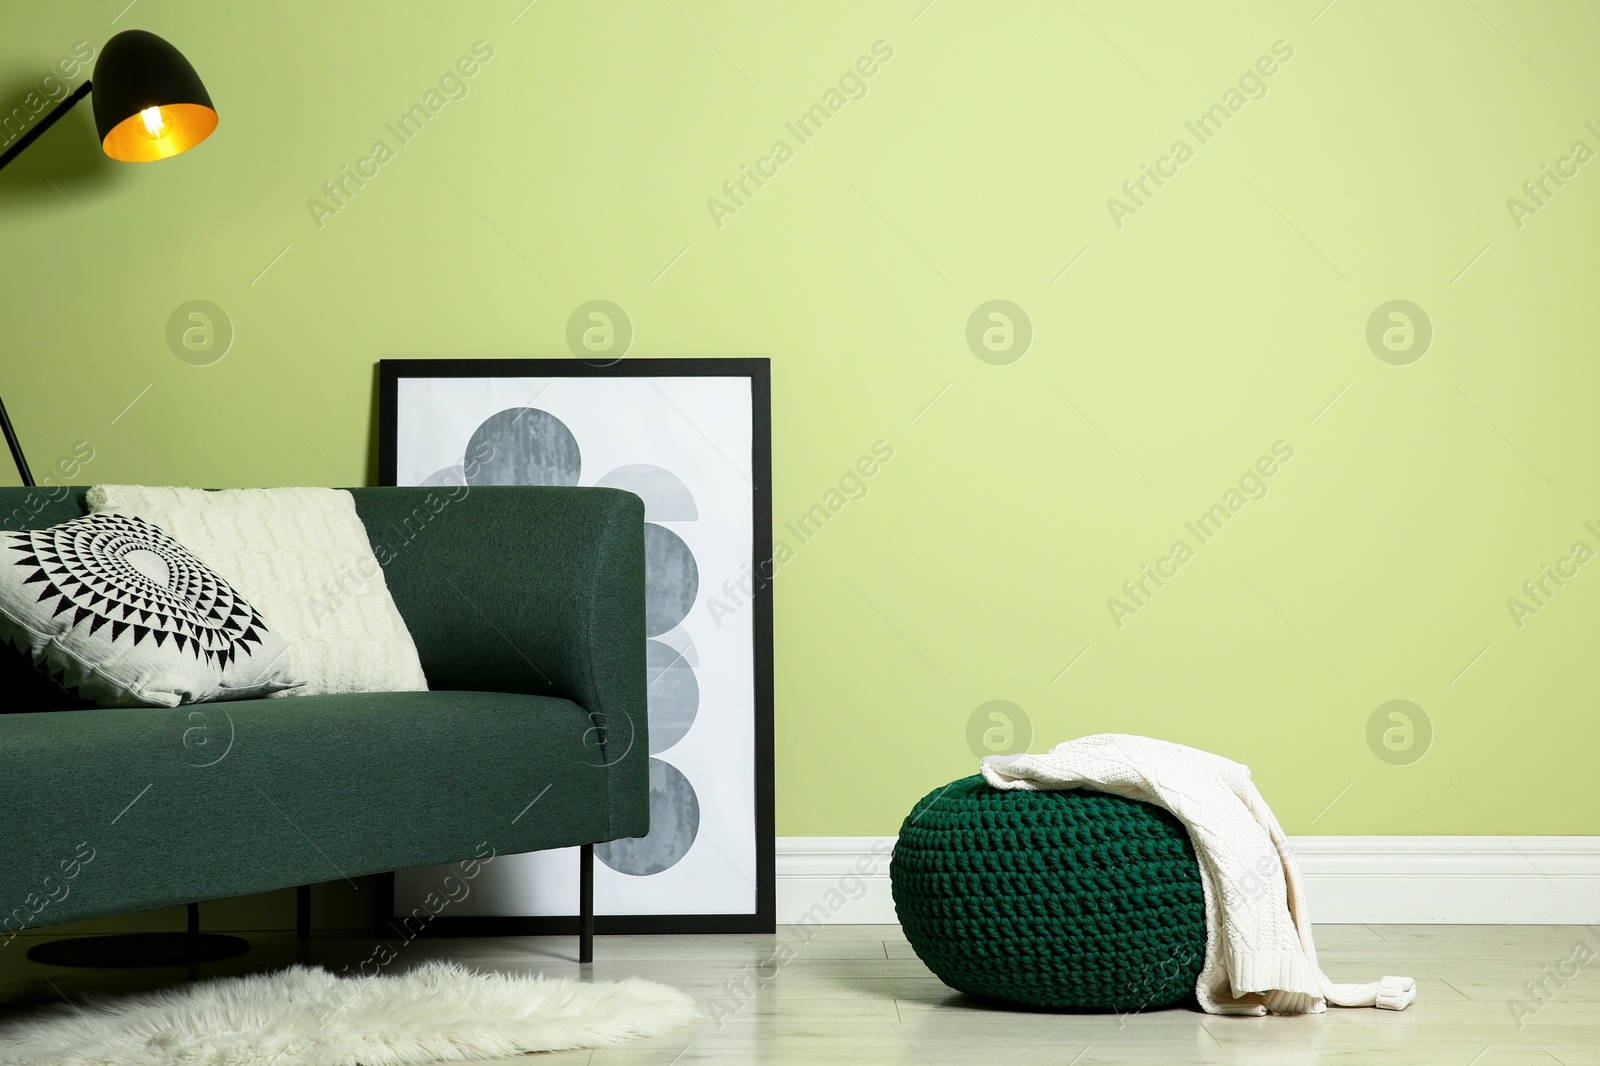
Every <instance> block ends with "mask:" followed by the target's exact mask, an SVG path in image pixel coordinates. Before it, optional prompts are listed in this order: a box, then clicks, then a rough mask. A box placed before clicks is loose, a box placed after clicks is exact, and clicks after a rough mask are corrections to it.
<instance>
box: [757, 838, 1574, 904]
mask: <svg viewBox="0 0 1600 1066" xmlns="http://www.w3.org/2000/svg"><path fill="white" fill-rule="evenodd" d="M893 842H894V838H892V837H779V838H778V849H777V859H778V862H777V868H778V921H779V922H780V923H784V924H789V923H793V922H798V921H799V920H800V919H801V917H802V916H807V915H809V917H810V920H812V921H817V920H822V921H827V922H833V923H839V924H860V925H893V924H895V922H896V919H895V913H894V900H893V898H892V897H891V895H890V891H889V849H890V848H891V847H892V845H893ZM1290 842H1291V843H1292V844H1293V845H1294V850H1295V854H1296V856H1298V858H1299V860H1300V872H1301V874H1302V875H1303V876H1304V877H1305V882H1306V893H1307V895H1308V897H1309V901H1308V902H1309V905H1310V908H1311V916H1312V918H1313V919H1314V920H1315V921H1317V922H1321V923H1328V924H1346V923H1366V922H1372V923H1394V924H1415V923H1441V924H1456V925H1502V924H1504V925H1585V924H1589V923H1593V922H1600V837H1554V836H1550V837H1446V836H1421V837H1397V836H1360V837H1356V836H1347V837H1293V838H1291V841H1290ZM819 908H820V910H819Z"/></svg>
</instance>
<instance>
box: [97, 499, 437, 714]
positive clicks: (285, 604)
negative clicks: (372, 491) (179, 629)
mask: <svg viewBox="0 0 1600 1066" xmlns="http://www.w3.org/2000/svg"><path fill="white" fill-rule="evenodd" d="M88 501H89V510H90V511H91V512H93V513H100V512H115V513H118V514H128V515H136V516H137V517H139V518H143V519H145V520H146V521H149V522H154V523H155V524H156V525H158V526H160V527H161V528H162V529H164V530H166V531H167V533H169V534H170V535H171V536H172V538H173V539H174V540H176V541H177V542H178V543H179V544H182V545H183V546H184V547H185V548H187V549H188V550H189V551H190V552H191V553H193V555H194V556H195V557H196V558H197V559H199V560H200V561H201V562H203V563H205V564H206V565H207V566H209V567H211V568H212V569H213V570H215V571H216V572H217V573H218V574H220V575H221V576H222V577H223V578H225V579H226V580H227V581H228V583H229V584H231V585H232V586H233V587H234V588H235V589H237V590H238V591H239V594H240V595H241V596H243V597H244V598H245V599H247V600H249V601H250V603H251V604H253V605H254V606H255V608H256V610H258V611H260V612H261V615H262V617H263V618H265V619H266V620H267V624H268V625H269V626H271V627H272V629H273V630H275V631H276V632H277V633H278V634H280V635H281V636H282V637H283V639H284V641H285V642H286V643H287V644H288V645H289V656H290V662H291V663H292V665H293V669H294V674H295V677H297V678H304V679H305V682H306V684H305V685H304V686H303V687H301V688H298V689H295V690H294V691H293V692H284V693H278V695H295V696H312V695H317V694H319V693H325V692H415V691H421V690H424V689H426V688H427V687H428V682H427V679H426V678H425V677H424V676H423V674H422V663H421V662H420V661H419V660H418V659H417V647H416V645H415V644H414V643H413V642H412V640H411V633H410V632H409V631H408V630H407V629H406V624H405V621H404V620H403V619H402V618H401V617H400V612H399V610H398V609H396V607H395V605H394V599H393V597H391V596H390V595H389V586H388V585H387V584H385V583H384V580H383V569H382V567H380V566H379V565H378V560H377V557H376V556H374V555H373V553H372V542H371V541H369V540H368V539H367V530H366V527H365V526H363V525H362V524H361V519H360V517H358V516H357V515H356V506H355V499H354V497H352V496H351V495H350V493H348V492H346V491H344V490H342V489H299V488H289V489H219V490H216V491H209V490H205V489H180V488H154V487H146V486H141V485H96V486H94V487H93V488H91V489H90V490H89V496H88Z"/></svg>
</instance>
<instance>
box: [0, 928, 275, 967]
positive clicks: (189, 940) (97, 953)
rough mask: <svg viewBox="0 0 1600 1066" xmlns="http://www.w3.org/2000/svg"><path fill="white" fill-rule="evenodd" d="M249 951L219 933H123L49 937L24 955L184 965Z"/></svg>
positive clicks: (69, 961) (75, 961) (55, 962)
mask: <svg viewBox="0 0 1600 1066" xmlns="http://www.w3.org/2000/svg"><path fill="white" fill-rule="evenodd" d="M249 950H250V941H248V940H245V939H244V938H243V937H237V936H224V935H223V934H221V933H124V934H121V935H119V936H79V937H71V938H69V939H66V940H51V941H49V942H48V943H44V944H35V945H34V946H33V947H31V948H29V949H28V958H30V959H32V960H33V961H34V962H42V963H44V964H45V965H47V966H96V967H105V968H119V969H120V968H127V967H134V966H185V965H188V964H189V963H195V962H216V961H217V960H218V959H231V958H233V957H234V956H235V955H243V954H244V953H245V952H247V951H249Z"/></svg>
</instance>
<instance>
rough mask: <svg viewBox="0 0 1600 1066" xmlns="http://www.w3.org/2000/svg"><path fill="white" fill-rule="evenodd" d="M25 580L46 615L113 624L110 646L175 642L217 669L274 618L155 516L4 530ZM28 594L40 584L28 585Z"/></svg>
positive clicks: (92, 626) (72, 622)
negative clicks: (247, 599)
mask: <svg viewBox="0 0 1600 1066" xmlns="http://www.w3.org/2000/svg"><path fill="white" fill-rule="evenodd" d="M4 537H5V538H6V539H9V540H10V542H11V543H10V544H9V545H7V547H10V548H11V549H12V550H13V551H16V552H18V553H20V557H19V558H16V559H15V560H14V563H15V565H17V566H21V567H24V568H25V570H26V571H27V576H26V577H25V578H24V579H23V581H22V584H23V585H24V586H28V585H36V586H38V595H37V597H36V598H35V600H34V602H35V603H36V604H37V605H38V610H39V611H41V612H43V617H47V618H51V619H55V618H58V617H60V616H61V615H63V614H69V613H70V618H66V619H63V621H64V622H65V623H66V624H67V626H68V627H69V628H76V627H79V626H82V625H85V624H87V626H88V634H89V635H90V636H93V635H95V634H96V633H97V632H98V631H99V630H101V629H102V628H106V629H107V633H106V635H105V637H102V639H107V638H109V640H110V642H111V643H112V644H116V643H118V642H119V641H123V640H126V641H129V642H131V643H132V645H133V646H134V647H138V646H140V645H141V644H143V643H144V642H146V641H149V642H152V643H153V644H154V645H155V647H157V648H161V647H164V646H165V645H166V643H167V642H168V641H170V642H171V643H172V645H173V646H174V647H176V648H177V649H178V650H179V651H182V652H188V653H189V654H190V655H192V656H193V657H194V658H195V660H196V661H197V662H204V663H205V664H206V665H207V666H210V667H212V668H214V669H221V668H225V667H228V666H231V665H232V664H233V662H234V659H235V658H236V657H237V656H238V655H240V654H244V655H246V656H248V655H249V654H250V647H249V645H250V644H251V643H254V644H256V645H258V646H259V645H260V644H261V633H262V632H263V631H265V629H266V623H264V622H263V621H262V619H261V616H260V615H259V614H257V613H256V609H255V608H254V607H252V606H250V604H248V603H246V602H245V601H244V600H243V599H242V598H241V597H240V596H239V595H238V593H236V592H234V591H233V587H232V586H230V585H229V584H228V583H227V582H226V581H224V580H222V578H220V577H218V576H217V575H216V574H215V573H214V572H212V570H211V569H210V568H209V567H207V566H206V565H205V564H204V563H202V562H200V560H198V559H196V558H195V557H194V556H193V555H190V554H189V552H188V551H187V550H186V549H185V548H184V547H183V545H181V544H179V543H178V542H177V541H175V540H173V539H172V538H171V537H170V536H168V535H167V534H166V533H164V532H162V531H161V530H160V529H158V528H156V527H155V526H153V525H151V524H150V523H149V522H146V521H144V520H143V519H140V518H135V517H133V516H131V515H119V514H97V515H89V516H87V517H84V518H79V519H76V520H74V521H71V522H64V523H62V524H61V525H58V526H52V527H51V528H48V529H35V530H27V531H24V532H13V533H7V534H4ZM29 591H30V592H32V591H33V590H32V589H30V590H29Z"/></svg>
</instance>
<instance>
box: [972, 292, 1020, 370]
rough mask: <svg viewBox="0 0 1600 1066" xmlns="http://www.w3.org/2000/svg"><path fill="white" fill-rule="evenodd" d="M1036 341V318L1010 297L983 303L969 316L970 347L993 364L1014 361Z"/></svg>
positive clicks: (980, 357)
mask: <svg viewBox="0 0 1600 1066" xmlns="http://www.w3.org/2000/svg"><path fill="white" fill-rule="evenodd" d="M1031 344H1033V320H1032V319H1030V318H1029V317H1028V312H1026V311H1024V310H1023V309H1022V308H1020V307H1018V306H1017V305H1016V304H1014V303H1012V302H1011V301H1010V300H990V301H988V302H987V303H981V304H979V305H978V306H977V308H976V310H974V311H973V312H972V317H971V318H969V319H967V347H968V348H971V349H972V354H973V355H975V356H977V357H978V358H979V359H982V360H983V361H984V362H985V363H989V364H990V365H992V366H1006V365H1007V364H1009V363H1015V362H1016V361H1017V360H1018V359H1021V358H1022V357H1023V356H1025V355H1027V354H1028V347H1029V346H1030V345H1031Z"/></svg>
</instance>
